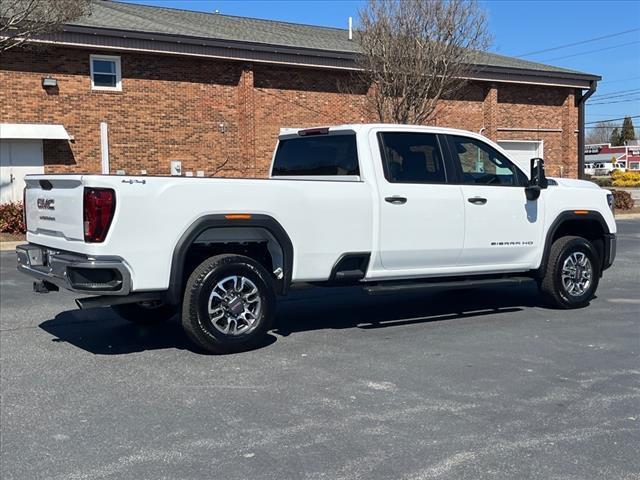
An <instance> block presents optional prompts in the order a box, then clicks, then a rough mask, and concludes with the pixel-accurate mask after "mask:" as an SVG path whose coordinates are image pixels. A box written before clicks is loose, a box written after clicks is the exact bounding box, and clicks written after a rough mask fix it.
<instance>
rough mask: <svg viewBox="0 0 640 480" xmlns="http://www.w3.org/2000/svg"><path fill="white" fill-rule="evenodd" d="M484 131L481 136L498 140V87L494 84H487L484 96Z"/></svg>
mask: <svg viewBox="0 0 640 480" xmlns="http://www.w3.org/2000/svg"><path fill="white" fill-rule="evenodd" d="M483 106H484V125H483V126H484V130H483V131H482V134H483V135H484V136H485V137H487V138H489V139H491V140H493V141H496V140H497V138H498V87H497V86H496V84H495V83H491V84H489V87H488V88H487V90H486V94H485V96H484V102H483Z"/></svg>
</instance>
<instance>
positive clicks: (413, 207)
mask: <svg viewBox="0 0 640 480" xmlns="http://www.w3.org/2000/svg"><path fill="white" fill-rule="evenodd" d="M26 184H27V187H26V190H25V205H26V208H25V210H26V222H27V230H28V232H27V240H28V242H29V243H27V244H25V245H21V246H19V247H17V254H18V268H19V270H21V271H22V272H24V273H26V274H28V275H31V276H33V277H35V278H36V279H37V280H38V281H37V282H35V283H34V289H35V290H36V291H38V292H48V291H52V290H58V288H59V287H63V288H66V289H69V290H72V291H74V292H78V293H83V294H91V295H93V296H92V297H89V298H84V299H79V300H78V304H79V305H80V307H81V308H87V307H93V306H111V307H112V308H113V309H114V310H116V311H117V312H118V314H120V315H121V316H123V317H124V318H126V319H128V320H131V321H133V322H138V323H152V322H158V321H161V320H162V319H166V318H169V317H171V316H173V315H174V314H175V313H177V312H178V311H180V313H181V318H182V325H183V327H184V329H185V330H186V332H187V334H188V335H189V337H190V338H191V339H192V340H193V341H194V342H195V343H196V344H198V345H200V346H201V347H203V348H204V349H206V350H208V351H211V352H216V353H224V352H234V351H240V350H243V349H248V348H251V347H252V346H254V345H256V343H257V342H259V341H260V339H261V336H262V335H264V334H265V333H266V332H267V330H269V328H270V327H271V324H272V321H273V319H274V315H275V306H276V298H277V296H278V295H286V294H287V292H288V290H289V289H291V288H295V287H296V286H300V285H302V284H307V285H308V284H312V285H317V286H327V285H332V286H335V285H354V284H357V285H361V286H362V287H363V288H364V290H365V291H366V292H367V293H370V294H379V293H390V292H399V291H405V290H412V291H416V290H421V289H429V288H434V287H438V288H442V287H451V288H461V287H466V286H475V285H481V284H487V283H518V282H523V281H528V282H530V281H531V280H532V279H533V280H535V281H537V283H538V285H539V287H540V291H541V293H542V295H543V296H544V298H546V299H547V301H548V302H549V303H550V304H551V305H552V306H555V307H559V308H576V307H583V306H586V305H587V304H588V302H589V300H590V299H591V298H592V297H593V295H594V292H595V291H596V288H597V286H598V281H599V279H600V277H601V275H602V272H603V271H604V270H606V269H607V268H608V267H610V266H611V264H612V262H613V259H614V257H615V252H616V237H615V233H616V224H615V221H614V216H613V212H612V210H613V207H612V205H613V197H612V195H611V194H610V192H608V191H607V190H603V189H601V188H600V187H598V186H597V185H595V184H593V183H589V182H584V181H579V180H570V179H559V178H558V179H552V178H549V179H547V178H546V177H545V174H544V167H543V161H542V160H541V159H532V160H531V164H530V165H521V164H518V163H517V162H516V161H514V160H512V159H509V157H508V155H507V154H506V153H505V152H504V151H503V150H502V149H501V148H500V147H499V146H498V145H496V144H494V143H493V142H491V141H489V140H487V139H486V138H484V137H482V136H480V135H477V134H474V133H471V132H466V131H460V130H452V129H445V128H435V127H421V126H404V125H340V126H333V127H326V128H312V129H285V130H282V131H281V134H280V137H279V140H278V144H277V147H276V150H275V153H274V156H273V162H272V167H271V176H270V178H269V179H226V178H192V177H182V178H175V177H168V178H165V177H147V176H130V175H127V176H108V175H107V176H105V175H34V176H28V177H27V179H26Z"/></svg>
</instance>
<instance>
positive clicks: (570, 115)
mask: <svg viewBox="0 0 640 480" xmlns="http://www.w3.org/2000/svg"><path fill="white" fill-rule="evenodd" d="M577 128H578V109H577V108H576V106H575V95H574V93H573V91H568V93H567V96H566V98H565V99H564V103H563V104H562V148H561V151H562V158H560V159H559V161H560V164H561V165H562V170H563V171H562V175H563V176H564V177H570V178H578V137H577V134H576V133H575V131H576V130H577Z"/></svg>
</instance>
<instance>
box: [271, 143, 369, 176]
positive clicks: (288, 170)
mask: <svg viewBox="0 0 640 480" xmlns="http://www.w3.org/2000/svg"><path fill="white" fill-rule="evenodd" d="M272 175H273V176H278V175H360V171H359V170H358V151H357V149H356V136H355V135H354V134H349V135H318V136H309V137H295V138H287V139H283V140H280V143H279V144H278V150H277V151H276V158H275V161H274V163H273V171H272Z"/></svg>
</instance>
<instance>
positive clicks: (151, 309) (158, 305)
mask: <svg viewBox="0 0 640 480" xmlns="http://www.w3.org/2000/svg"><path fill="white" fill-rule="evenodd" d="M111 308H112V310H113V311H114V312H116V313H117V314H118V315H120V316H121V317H122V318H124V319H125V320H128V321H129V322H131V323H135V324H138V325H155V324H159V323H162V322H165V321H167V320H169V319H170V318H171V317H173V316H174V315H175V314H176V312H177V308H176V307H174V306H171V305H167V304H165V303H163V302H161V301H159V300H149V301H146V302H138V303H123V304H120V305H112V306H111Z"/></svg>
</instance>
